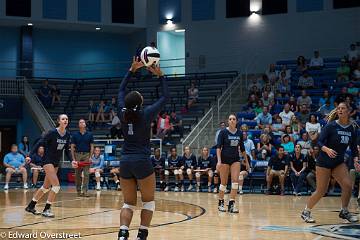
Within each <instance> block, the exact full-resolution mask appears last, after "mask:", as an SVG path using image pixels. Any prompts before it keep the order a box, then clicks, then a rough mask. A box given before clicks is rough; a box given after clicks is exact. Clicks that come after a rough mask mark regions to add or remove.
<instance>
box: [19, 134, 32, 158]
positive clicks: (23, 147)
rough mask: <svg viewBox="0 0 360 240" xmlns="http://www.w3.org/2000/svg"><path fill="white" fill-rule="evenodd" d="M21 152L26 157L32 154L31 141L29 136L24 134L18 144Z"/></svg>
mask: <svg viewBox="0 0 360 240" xmlns="http://www.w3.org/2000/svg"><path fill="white" fill-rule="evenodd" d="M18 149H19V153H21V154H22V155H23V156H24V157H27V156H29V154H30V142H29V137H28V136H23V137H22V140H21V142H20V143H19V145H18Z"/></svg>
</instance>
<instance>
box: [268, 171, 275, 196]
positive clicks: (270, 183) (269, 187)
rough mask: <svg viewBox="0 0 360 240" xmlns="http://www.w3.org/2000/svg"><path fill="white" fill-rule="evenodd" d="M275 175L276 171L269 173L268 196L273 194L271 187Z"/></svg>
mask: <svg viewBox="0 0 360 240" xmlns="http://www.w3.org/2000/svg"><path fill="white" fill-rule="evenodd" d="M274 174H275V171H274V170H271V171H270V172H269V174H268V175H266V193H267V194H270V193H271V185H272V180H273V178H274Z"/></svg>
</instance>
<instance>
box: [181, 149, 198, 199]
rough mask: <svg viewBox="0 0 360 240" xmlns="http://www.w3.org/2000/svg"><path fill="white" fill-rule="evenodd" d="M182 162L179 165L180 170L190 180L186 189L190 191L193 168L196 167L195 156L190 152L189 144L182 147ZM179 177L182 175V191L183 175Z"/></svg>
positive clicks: (182, 189)
mask: <svg viewBox="0 0 360 240" xmlns="http://www.w3.org/2000/svg"><path fill="white" fill-rule="evenodd" d="M182 163H183V165H182V166H181V170H182V172H183V174H185V173H186V174H187V176H188V178H189V181H190V185H189V187H188V189H187V190H188V191H191V190H192V189H193V178H194V169H195V168H196V157H195V155H194V154H192V152H191V149H190V147H189V146H185V147H184V155H183V157H182ZM180 177H182V180H181V191H182V192H183V191H184V190H185V188H184V179H183V177H184V176H180Z"/></svg>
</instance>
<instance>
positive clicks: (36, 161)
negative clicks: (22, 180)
mask: <svg viewBox="0 0 360 240" xmlns="http://www.w3.org/2000/svg"><path fill="white" fill-rule="evenodd" d="M43 162H44V156H42V157H41V156H40V155H39V154H37V153H35V154H33V155H31V163H32V164H35V165H36V166H41V164H42V163H43Z"/></svg>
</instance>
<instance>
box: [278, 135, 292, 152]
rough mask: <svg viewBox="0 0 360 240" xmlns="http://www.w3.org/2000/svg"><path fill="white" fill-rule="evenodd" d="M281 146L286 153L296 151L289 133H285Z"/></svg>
mask: <svg viewBox="0 0 360 240" xmlns="http://www.w3.org/2000/svg"><path fill="white" fill-rule="evenodd" d="M281 146H282V147H283V148H284V151H285V154H287V155H288V154H292V153H293V152H294V151H295V146H294V142H293V141H291V138H290V135H289V134H284V135H283V136H282V137H281Z"/></svg>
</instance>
